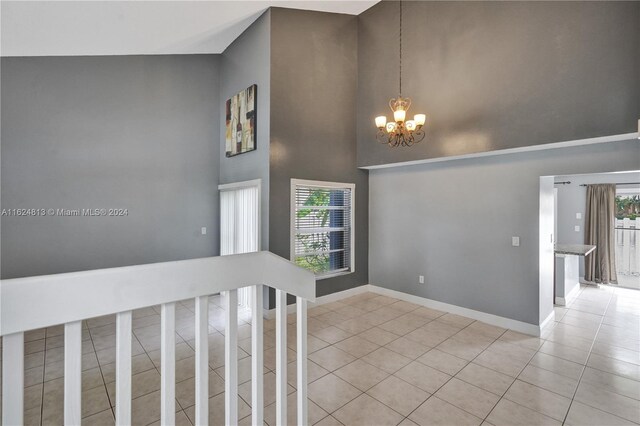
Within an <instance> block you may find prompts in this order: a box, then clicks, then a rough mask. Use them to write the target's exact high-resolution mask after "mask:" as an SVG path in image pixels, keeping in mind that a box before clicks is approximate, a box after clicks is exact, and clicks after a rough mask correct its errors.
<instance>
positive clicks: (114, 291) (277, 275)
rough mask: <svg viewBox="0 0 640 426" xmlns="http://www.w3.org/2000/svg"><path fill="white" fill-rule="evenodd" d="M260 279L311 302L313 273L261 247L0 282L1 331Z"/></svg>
mask: <svg viewBox="0 0 640 426" xmlns="http://www.w3.org/2000/svg"><path fill="white" fill-rule="evenodd" d="M256 284H263V285H267V286H270V287H273V288H277V289H279V290H283V291H285V292H287V293H289V294H292V295H295V296H299V297H302V298H303V299H306V300H309V301H312V302H313V301H315V293H316V290H315V288H316V286H315V276H314V275H313V274H312V273H311V272H309V271H307V270H305V269H302V268H300V267H298V266H296V265H294V264H293V263H291V262H289V261H288V260H286V259H284V258H282V257H280V256H277V255H275V254H273V253H270V252H267V251H262V252H255V253H245V254H237V255H229V256H217V257H207V258H201V259H190V260H180V261H175V262H163V263H152V264H146V265H136V266H125V267H119V268H108V269H95V270H90V271H82V272H70V273H64V274H54V275H42V276H35V277H26V278H13V279H8V280H2V281H1V282H0V335H5V334H11V333H16V332H22V331H28V330H33V329H37V328H42V327H49V326H53V325H57V324H63V323H67V322H71V321H78V320H83V319H87V318H93V317H98V316H103V315H109V314H113V313H116V312H122V311H129V310H133V309H139V308H144V307H147V306H153V305H159V304H162V303H168V302H174V301H177V300H184V299H189V298H193V297H196V296H203V295H206V294H213V293H218V292H220V291H226V290H233V289H237V288H241V287H247V286H250V285H256Z"/></svg>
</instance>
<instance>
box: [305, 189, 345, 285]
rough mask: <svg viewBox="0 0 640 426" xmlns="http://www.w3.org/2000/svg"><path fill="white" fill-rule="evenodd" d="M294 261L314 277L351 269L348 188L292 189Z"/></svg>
mask: <svg viewBox="0 0 640 426" xmlns="http://www.w3.org/2000/svg"><path fill="white" fill-rule="evenodd" d="M295 191H296V192H295V211H294V212H293V216H294V217H293V220H294V233H295V234H294V238H293V243H294V257H295V263H296V264H297V265H298V266H301V267H303V268H307V269H309V270H311V271H313V272H314V273H315V274H316V275H318V276H322V275H329V274H333V273H338V272H343V271H350V270H351V268H352V266H353V265H352V260H351V259H352V256H351V250H352V249H353V248H352V247H351V233H352V214H351V213H352V204H351V202H352V190H351V188H334V187H326V188H323V187H317V186H305V185H296V186H295Z"/></svg>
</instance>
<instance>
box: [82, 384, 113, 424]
mask: <svg viewBox="0 0 640 426" xmlns="http://www.w3.org/2000/svg"><path fill="white" fill-rule="evenodd" d="M109 408H111V404H110V403H109V397H108V396H107V391H106V389H105V388H104V387H103V386H100V387H97V388H93V389H90V390H88V391H83V392H82V417H83V418H84V417H87V416H90V415H92V414H96V413H99V412H101V411H104V410H107V409H109Z"/></svg>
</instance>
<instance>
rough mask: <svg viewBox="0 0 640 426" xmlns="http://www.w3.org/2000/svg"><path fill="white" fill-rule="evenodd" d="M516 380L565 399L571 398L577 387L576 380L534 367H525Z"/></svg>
mask: <svg viewBox="0 0 640 426" xmlns="http://www.w3.org/2000/svg"><path fill="white" fill-rule="evenodd" d="M518 379H519V380H522V381H523V382H527V383H529V384H532V385H535V386H538V387H540V388H543V389H546V390H548V391H551V392H554V393H557V394H559V395H562V396H564V397H566V398H573V394H574V393H575V391H576V388H577V387H578V381H577V380H575V379H571V378H569V377H565V376H562V375H560V374H556V373H554V372H552V371H549V370H545V369H542V368H539V367H536V366H534V365H527V366H526V367H525V369H524V370H522V373H520V375H519V376H518Z"/></svg>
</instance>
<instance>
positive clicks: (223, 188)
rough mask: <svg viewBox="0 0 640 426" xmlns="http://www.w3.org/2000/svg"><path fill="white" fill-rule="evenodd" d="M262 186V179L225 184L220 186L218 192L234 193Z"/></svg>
mask: <svg viewBox="0 0 640 426" xmlns="http://www.w3.org/2000/svg"><path fill="white" fill-rule="evenodd" d="M254 186H257V187H258V188H260V187H261V186H262V179H252V180H245V181H242V182H232V183H223V184H220V185H218V191H233V190H236V189H240V188H252V187H254Z"/></svg>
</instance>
